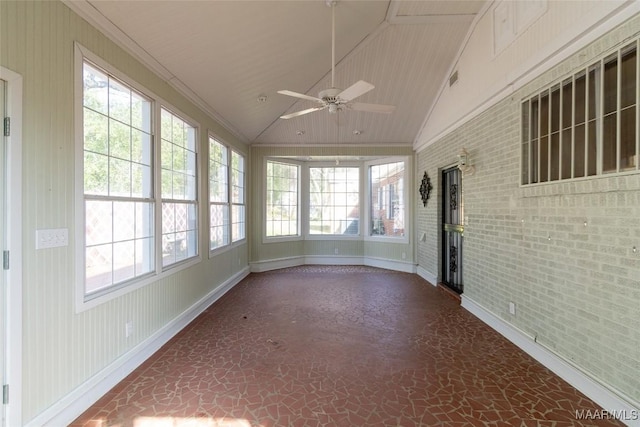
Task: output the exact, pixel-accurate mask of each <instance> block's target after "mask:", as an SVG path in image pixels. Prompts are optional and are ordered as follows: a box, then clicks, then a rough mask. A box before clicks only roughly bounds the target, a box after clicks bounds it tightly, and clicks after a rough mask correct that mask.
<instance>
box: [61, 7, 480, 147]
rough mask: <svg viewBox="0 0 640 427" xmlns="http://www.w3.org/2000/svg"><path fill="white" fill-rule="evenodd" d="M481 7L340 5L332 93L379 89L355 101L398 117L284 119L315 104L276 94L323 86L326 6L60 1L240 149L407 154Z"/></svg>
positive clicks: (348, 114)
mask: <svg viewBox="0 0 640 427" xmlns="http://www.w3.org/2000/svg"><path fill="white" fill-rule="evenodd" d="M489 1H490V0H489ZM485 3H486V1H485V0H475V1H458V0H439V1H436V0H429V1H425V0H422V1H398V0H392V1H382V0H353V1H351V0H340V1H338V3H337V5H336V10H335V13H336V62H337V65H336V68H335V80H336V81H335V83H336V86H337V87H339V88H343V89H344V88H346V87H348V86H350V85H352V84H353V83H355V82H356V81H358V80H365V81H367V82H370V83H372V84H373V85H375V89H374V90H372V91H370V92H369V93H367V94H365V95H363V96H361V97H359V98H357V101H359V102H366V103H377V104H392V105H395V106H396V110H395V111H394V112H393V113H391V114H389V115H387V114H377V113H366V112H359V111H353V110H346V111H341V112H339V113H337V114H330V113H329V112H328V110H322V111H317V112H314V113H310V114H307V115H304V116H300V117H295V118H292V119H289V120H283V119H280V118H279V116H281V115H282V114H285V113H291V112H294V111H298V110H303V109H306V108H309V107H312V106H315V105H314V104H313V102H311V101H305V100H296V99H295V98H291V97H288V96H284V95H280V94H278V93H277V91H278V90H282V89H288V90H292V91H295V92H301V93H306V94H308V95H311V96H317V95H318V92H320V91H321V90H323V89H326V88H329V87H330V86H331V8H330V7H328V6H327V4H326V2H325V1H324V0H298V1H281V0H278V1H271V0H261V1H246V0H245V1H237V0H236V1H223V0H208V1H186V0H173V1H155V0H147V1H139V0H134V1H130V0H117V1H98V0H65V4H67V5H68V6H69V7H71V8H72V9H73V10H74V11H76V12H78V13H79V14H80V15H81V16H83V17H84V18H85V19H87V20H89V22H91V23H93V24H94V25H96V26H97V27H98V28H100V29H102V30H103V31H104V32H105V33H107V35H108V36H110V37H111V38H112V39H114V40H116V41H117V42H119V43H120V44H121V45H123V46H124V47H125V48H127V49H128V50H129V51H130V52H132V53H134V54H135V55H136V56H138V57H139V58H140V59H141V60H142V61H143V62H145V63H146V64H147V65H149V66H150V67H151V68H152V69H154V70H155V71H156V72H158V73H159V74H161V75H162V76H163V77H164V78H166V79H167V80H168V81H169V82H170V83H172V84H173V85H174V86H176V87H178V88H179V89H181V90H182V91H183V92H184V93H185V94H187V95H188V96H189V97H190V98H191V99H193V100H194V101H195V102H196V103H197V104H198V105H199V106H201V107H203V108H204V109H205V110H206V111H207V112H209V113H210V114H212V115H213V116H214V117H215V118H217V119H218V120H220V121H221V122H222V124H223V125H224V126H225V127H227V128H228V129H229V130H230V131H231V132H232V133H234V134H235V135H236V136H238V137H239V138H240V139H241V140H243V141H244V142H246V143H249V144H295V145H298V144H305V145H306V144H335V143H339V144H397V145H411V144H412V143H413V142H414V139H415V138H416V136H417V135H418V133H419V131H420V129H421V127H422V125H423V122H424V120H425V118H426V116H427V114H428V112H429V110H430V108H431V106H432V105H433V103H434V102H435V99H436V97H437V95H438V93H439V91H440V90H441V88H442V86H443V84H446V82H447V81H448V78H449V75H448V74H449V72H450V71H451V70H452V67H453V61H454V60H455V58H456V55H457V54H458V51H459V50H460V47H461V44H462V43H463V42H464V40H465V36H466V35H467V32H468V31H469V28H470V26H471V24H472V22H473V20H474V18H475V15H476V14H477V13H479V12H480V10H481V9H482V8H483V7H484V6H485ZM260 96H266V98H267V100H266V102H258V98H259V97H260ZM355 130H357V131H359V132H360V134H359V135H356V134H354V131H355Z"/></svg>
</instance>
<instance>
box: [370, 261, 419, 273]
mask: <svg viewBox="0 0 640 427" xmlns="http://www.w3.org/2000/svg"><path fill="white" fill-rule="evenodd" d="M363 264H364V265H368V266H370V267H378V268H386V269H387V270H394V271H402V272H403V273H415V272H416V265H415V264H414V263H412V262H407V261H396V260H390V259H384V258H373V257H364V259H363Z"/></svg>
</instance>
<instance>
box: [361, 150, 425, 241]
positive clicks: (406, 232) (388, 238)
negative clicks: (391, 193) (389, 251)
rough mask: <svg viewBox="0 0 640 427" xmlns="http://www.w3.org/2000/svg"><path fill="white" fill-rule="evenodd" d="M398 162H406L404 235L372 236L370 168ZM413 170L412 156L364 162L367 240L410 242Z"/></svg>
mask: <svg viewBox="0 0 640 427" xmlns="http://www.w3.org/2000/svg"><path fill="white" fill-rule="evenodd" d="M396 162H404V188H403V192H402V203H403V204H404V236H372V235H371V234H369V229H370V222H371V183H370V177H369V168H370V167H371V166H376V165H384V164H387V163H396ZM412 170H413V168H412V163H411V158H410V157H409V156H395V157H385V158H383V159H376V160H373V161H368V162H364V166H363V171H364V172H363V173H364V180H365V205H364V218H363V227H362V234H363V236H364V240H365V241H370V242H380V243H382V242H384V243H401V244H408V243H409V236H410V235H411V224H410V223H409V220H410V216H409V212H410V211H411V206H410V205H409V202H410V197H409V190H410V189H411V183H412V182H413V181H412V180H411V177H412V176H413V175H412Z"/></svg>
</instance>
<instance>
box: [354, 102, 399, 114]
mask: <svg viewBox="0 0 640 427" xmlns="http://www.w3.org/2000/svg"><path fill="white" fill-rule="evenodd" d="M347 107H348V108H350V109H352V110H356V111H367V112H369V113H386V114H389V113H392V112H393V111H394V110H395V109H396V106H395V105H383V104H366V103H363V102H353V103H351V104H347Z"/></svg>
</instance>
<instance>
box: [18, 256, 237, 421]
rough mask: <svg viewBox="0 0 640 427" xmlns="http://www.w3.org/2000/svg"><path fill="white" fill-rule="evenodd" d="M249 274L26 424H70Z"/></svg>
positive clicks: (233, 280) (213, 294)
mask: <svg viewBox="0 0 640 427" xmlns="http://www.w3.org/2000/svg"><path fill="white" fill-rule="evenodd" d="M248 274H249V268H248V267H247V268H244V269H243V270H242V271H240V272H238V273H236V274H235V275H233V276H232V277H230V278H229V279H227V280H226V281H225V282H224V283H222V284H221V285H219V286H218V287H217V288H216V289H214V290H213V291H211V292H210V293H209V294H207V295H206V296H205V297H204V298H202V299H200V300H199V301H198V302H196V303H195V304H193V305H192V306H191V307H189V309H187V310H186V311H184V312H183V313H182V314H180V315H179V316H178V317H176V318H175V319H173V320H172V321H170V322H169V323H167V324H166V325H165V326H164V327H162V328H161V329H160V330H158V331H157V332H156V333H154V334H153V335H151V336H150V337H149V338H147V339H146V340H144V341H142V342H141V343H139V344H138V345H136V346H135V347H134V348H132V349H131V350H129V351H128V352H127V353H125V354H123V355H122V356H121V357H119V358H118V359H116V360H115V361H114V362H113V363H111V364H110V365H109V366H107V367H106V368H104V369H103V370H102V371H100V372H98V373H97V374H95V375H94V376H93V377H91V378H89V379H88V380H87V381H85V382H84V383H82V384H81V385H80V386H79V387H77V388H76V389H75V390H73V391H72V392H71V393H69V394H67V395H66V396H65V397H63V398H62V399H60V400H59V401H57V402H56V403H55V404H54V405H52V406H51V407H49V408H48V409H46V410H45V411H43V412H42V413H40V414H39V415H38V416H36V417H35V418H33V419H32V420H31V421H29V423H28V424H26V426H27V427H40V426H52V427H53V426H63V425H65V426H66V425H69V424H70V423H71V422H73V421H74V420H75V419H76V418H78V417H79V416H80V415H82V413H83V412H84V411H86V410H87V409H89V407H91V405H93V404H94V403H95V402H97V401H98V399H100V398H101V397H102V396H104V395H105V394H106V393H107V392H108V391H109V390H111V389H112V388H113V387H114V386H115V385H117V384H118V383H119V382H120V381H122V380H123V379H124V378H125V377H126V376H127V375H129V374H130V373H131V372H133V371H134V370H135V369H136V368H137V367H138V366H140V365H141V364H142V363H143V362H144V361H145V360H147V359H148V358H149V357H151V356H152V355H153V353H155V352H156V351H158V350H159V349H160V348H161V347H162V346H163V345H164V344H166V343H167V342H168V341H169V340H170V339H171V338H173V337H174V336H175V335H176V334H177V333H178V332H180V331H181V330H182V329H183V328H184V327H185V326H187V325H188V324H189V323H190V322H191V321H193V320H194V319H195V318H196V317H198V316H199V315H200V314H201V313H202V312H203V311H204V310H206V309H207V307H209V306H210V305H211V304H213V303H214V302H215V301H217V300H218V299H219V298H220V297H222V296H223V295H224V294H225V293H227V292H228V291H229V290H230V289H231V288H233V287H234V286H235V285H237V284H238V283H239V282H240V281H241V280H242V279H244V278H245V277H246V276H247V275H248Z"/></svg>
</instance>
